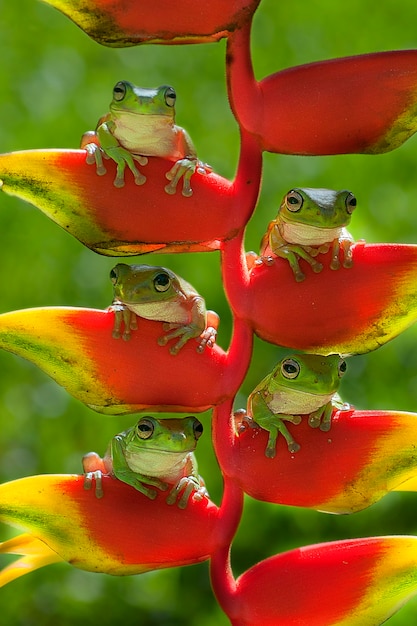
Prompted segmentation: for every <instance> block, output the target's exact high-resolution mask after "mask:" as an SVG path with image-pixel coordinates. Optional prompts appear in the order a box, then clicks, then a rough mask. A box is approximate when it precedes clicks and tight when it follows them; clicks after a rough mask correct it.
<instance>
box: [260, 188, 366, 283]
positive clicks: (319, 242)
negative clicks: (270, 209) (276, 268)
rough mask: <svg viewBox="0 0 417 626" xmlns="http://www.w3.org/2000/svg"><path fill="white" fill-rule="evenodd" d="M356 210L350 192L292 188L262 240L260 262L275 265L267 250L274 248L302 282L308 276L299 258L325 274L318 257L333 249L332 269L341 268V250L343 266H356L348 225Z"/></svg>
mask: <svg viewBox="0 0 417 626" xmlns="http://www.w3.org/2000/svg"><path fill="white" fill-rule="evenodd" d="M355 207H356V198H355V196H354V195H353V194H352V193H351V192H350V191H346V190H343V191H333V190H331V189H301V188H296V189H291V191H289V192H288V193H287V194H286V195H285V196H284V199H283V201H282V203H281V206H280V208H279V211H278V215H277V217H276V219H274V220H273V221H272V222H270V224H269V226H268V230H267V233H266V234H265V236H264V238H263V239H262V242H261V251H260V256H261V261H260V262H265V263H267V264H269V263H271V262H272V257H270V256H265V251H266V249H267V248H268V247H270V249H271V250H272V252H273V253H274V254H276V255H277V256H280V257H283V258H284V259H287V261H288V263H289V264H290V266H291V269H292V271H293V272H294V276H295V280H296V281H297V282H300V281H302V280H304V279H305V275H304V273H303V272H302V270H301V269H300V265H299V259H304V260H305V261H307V263H309V264H310V265H311V267H312V269H313V271H314V272H321V270H322V269H323V265H322V264H321V263H319V262H318V261H317V260H316V259H315V258H314V257H316V256H317V255H318V254H319V253H326V252H328V250H329V248H330V246H332V260H331V263H330V267H331V269H334V270H337V269H339V268H340V261H339V251H340V249H342V253H343V267H352V265H353V261H352V251H351V246H352V243H353V239H352V237H351V235H350V234H349V232H348V231H347V230H346V228H345V226H347V224H349V222H350V219H351V215H352V212H353V211H354V209H355ZM250 260H251V259H249V261H250Z"/></svg>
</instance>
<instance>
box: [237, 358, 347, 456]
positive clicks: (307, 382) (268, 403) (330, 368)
mask: <svg viewBox="0 0 417 626" xmlns="http://www.w3.org/2000/svg"><path fill="white" fill-rule="evenodd" d="M345 371H346V363H345V361H343V360H342V359H341V358H340V357H339V355H331V356H319V355H316V354H290V355H288V356H286V357H285V358H283V359H282V360H281V361H280V362H279V363H278V365H277V366H276V367H275V368H274V370H273V371H272V372H271V373H270V374H268V375H267V376H265V378H264V379H263V380H262V381H261V382H260V383H259V385H258V386H257V387H256V388H255V389H254V390H253V392H252V393H251V394H250V396H249V399H248V406H247V410H245V409H241V410H239V411H236V413H235V424H236V428H237V430H238V431H239V430H240V429H244V427H245V423H246V424H248V425H249V426H252V427H254V423H256V424H257V425H258V426H260V427H261V428H264V429H265V430H268V431H269V439H268V444H267V447H266V450H265V455H266V456H267V457H270V458H273V457H274V456H275V454H276V440H277V437H278V434H279V433H281V434H282V435H283V436H284V437H285V440H286V442H287V445H288V450H289V451H290V452H292V453H293V452H298V450H299V449H300V446H299V445H298V443H297V442H296V441H295V440H294V439H293V437H292V435H291V434H290V432H289V430H288V429H287V427H286V426H285V424H284V421H287V422H292V423H293V424H299V423H300V422H301V416H302V415H308V416H309V418H308V423H309V425H310V426H311V427H312V428H317V427H320V430H323V431H325V432H326V431H328V430H329V429H330V426H331V416H332V410H333V408H334V407H338V408H347V407H348V405H341V403H340V399H339V397H338V396H337V394H336V392H337V390H338V388H339V384H340V379H341V377H342V375H343V374H344V372H345Z"/></svg>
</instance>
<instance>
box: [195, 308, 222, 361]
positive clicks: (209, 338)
mask: <svg viewBox="0 0 417 626" xmlns="http://www.w3.org/2000/svg"><path fill="white" fill-rule="evenodd" d="M206 316H207V322H206V324H207V325H206V328H205V329H204V330H203V332H202V333H201V335H200V336H199V337H198V342H199V345H198V346H197V352H198V353H199V354H202V353H203V352H204V350H205V349H206V347H209V348H212V347H213V346H214V344H215V343H216V339H217V329H218V327H219V324H220V317H219V316H218V315H217V313H216V312H215V311H207V313H206Z"/></svg>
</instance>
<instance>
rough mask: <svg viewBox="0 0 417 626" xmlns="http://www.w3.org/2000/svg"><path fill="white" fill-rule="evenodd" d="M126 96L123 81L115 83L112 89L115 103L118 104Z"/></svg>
mask: <svg viewBox="0 0 417 626" xmlns="http://www.w3.org/2000/svg"><path fill="white" fill-rule="evenodd" d="M125 95H126V84H125V83H124V82H123V81H120V82H118V83H116V85H115V86H114V88H113V98H114V100H116V102H120V101H121V100H123V98H124V97H125Z"/></svg>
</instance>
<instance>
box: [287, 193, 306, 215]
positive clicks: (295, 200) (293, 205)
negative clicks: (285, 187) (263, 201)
mask: <svg viewBox="0 0 417 626" xmlns="http://www.w3.org/2000/svg"><path fill="white" fill-rule="evenodd" d="M284 203H285V206H286V207H287V209H288V210H289V211H291V212H292V213H296V212H297V211H299V210H300V209H301V207H302V206H303V196H302V195H301V194H300V193H298V191H295V190H294V189H292V190H291V191H289V192H288V193H287V195H286V196H285V199H284Z"/></svg>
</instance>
